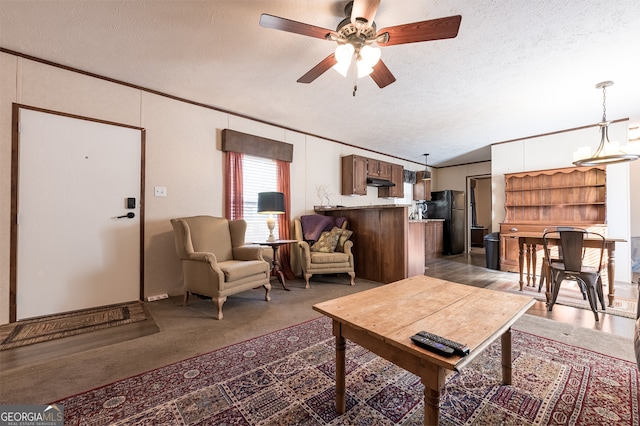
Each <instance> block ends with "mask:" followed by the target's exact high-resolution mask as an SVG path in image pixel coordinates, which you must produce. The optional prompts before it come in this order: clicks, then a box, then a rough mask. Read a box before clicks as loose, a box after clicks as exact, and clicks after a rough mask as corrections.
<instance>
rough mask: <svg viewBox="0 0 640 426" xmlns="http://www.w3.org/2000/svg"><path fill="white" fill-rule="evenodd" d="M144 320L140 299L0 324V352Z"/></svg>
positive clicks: (145, 317)
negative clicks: (138, 300) (0, 325)
mask: <svg viewBox="0 0 640 426" xmlns="http://www.w3.org/2000/svg"><path fill="white" fill-rule="evenodd" d="M145 319H147V316H146V313H145V310H144V308H143V306H142V303H140V302H131V303H125V304H119V305H111V306H104V307H99V308H93V309H87V310H82V311H75V312H69V313H65V314H59V315H52V316H47V317H42V318H36V319H31V320H24V321H18V322H15V323H11V324H8V325H5V326H2V327H0V342H2V343H0V351H4V350H7V349H12V348H17V347H20V346H26V345H32V344H34V343H41V342H48V341H50V340H55V339H60V338H62V337H68V336H75V335H78V334H82V333H88V332H90V331H95V330H102V329H105V328H109V327H116V326H120V325H125V324H131V323H134V322H137V321H143V320H145Z"/></svg>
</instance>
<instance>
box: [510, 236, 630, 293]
mask: <svg viewBox="0 0 640 426" xmlns="http://www.w3.org/2000/svg"><path fill="white" fill-rule="evenodd" d="M509 235H510V236H512V237H513V236H515V237H518V247H519V252H518V269H519V272H520V281H519V284H520V291H522V290H523V289H524V285H525V281H524V265H525V261H526V265H527V286H529V285H533V286H535V281H536V264H537V254H536V253H537V246H543V245H544V239H543V233H542V232H514V233H511V234H509ZM623 242H626V240H624V239H621V238H610V237H606V238H605V253H606V258H607V260H606V263H607V265H606V266H607V269H606V272H607V282H608V293H607V297H608V302H609V305H608V306H613V300H614V298H615V293H616V290H615V264H616V262H615V253H616V243H623ZM547 243H548V244H551V245H559V243H560V237H559V236H557V235H556V236H553V235H548V236H547ZM601 244H602V240H601V239H599V238H585V239H584V247H588V248H599V247H600V245H601ZM531 271H533V273H531ZM543 271H544V268H543ZM547 272H548V271H547ZM545 281H546V289H545V290H546V291H545V295H546V297H547V302H549V300H551V285H550V277H549V274H547V276H546V278H545Z"/></svg>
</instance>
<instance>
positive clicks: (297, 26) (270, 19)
mask: <svg viewBox="0 0 640 426" xmlns="http://www.w3.org/2000/svg"><path fill="white" fill-rule="evenodd" d="M260 26H261V27H264V28H271V29H274V30H280V31H287V32H290V33H295V34H301V35H305V36H309V37H316V38H321V39H323V40H326V39H327V36H328V35H330V34H335V31H332V30H328V29H326V28H322V27H316V26H314V25H309V24H305V23H302V22H297V21H292V20H291V19H286V18H281V17H279V16H273V15H267V14H266V13H263V14H262V15H260Z"/></svg>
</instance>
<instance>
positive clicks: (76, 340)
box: [0, 253, 638, 370]
mask: <svg viewBox="0 0 640 426" xmlns="http://www.w3.org/2000/svg"><path fill="white" fill-rule="evenodd" d="M425 275H428V276H433V277H436V278H442V279H446V280H448V281H453V282H459V283H463V284H468V285H473V286H476V287H486V286H488V285H490V284H492V283H494V282H495V281H496V280H497V279H505V278H506V279H510V280H517V279H518V277H517V274H514V273H510V272H501V271H494V270H491V269H487V268H485V255H484V253H477V254H471V255H467V254H461V255H454V256H443V257H439V258H437V259H434V260H431V261H429V262H428V263H427V264H426V270H425ZM634 279H637V278H634ZM373 284H375V283H373ZM317 287H318V288H321V286H317ZM362 287H363V285H362V284H361V285H360V286H356V288H354V290H358V289H362ZM302 290H303V289H297V288H295V289H293V291H292V292H291V293H294V292H295V294H294V295H298V294H301V295H303V293H302ZM298 292H300V293H298ZM616 295H619V296H623V297H627V298H634V299H637V297H638V292H637V287H636V285H635V284H633V285H632V284H629V283H627V284H625V283H616ZM283 296H284V295H283ZM286 296H290V295H289V294H287V295H286ZM325 296H326V295H325ZM300 305H301V306H304V307H305V308H308V306H307V303H300ZM289 306H290V308H292V309H293V306H294V305H293V304H291V305H289ZM183 309H184V308H182V307H181V306H178V307H176V308H175V311H176V312H181V311H180V310H183ZM297 309H299V308H297ZM527 313H528V314H530V315H535V316H539V317H543V318H549V319H552V320H555V321H561V322H564V323H567V324H572V325H575V326H577V327H583V328H588V329H593V330H600V331H603V332H606V333H611V334H614V335H618V336H623V337H627V338H632V336H633V330H634V324H635V320H633V319H630V318H623V317H620V316H614V315H609V314H606V313H605V314H601V319H600V321H598V322H596V321H594V318H593V313H592V312H591V311H588V310H584V309H578V308H572V307H568V306H562V305H555V306H554V307H553V311H552V312H549V311H547V308H546V306H545V304H544V303H543V302H536V304H535V305H534V306H532V307H531V308H530V309H529V311H528V312H527ZM216 324H218V325H220V326H225V325H230V323H229V321H220V322H219V323H218V322H216ZM158 331H159V330H158V326H157V325H156V324H155V323H153V322H152V321H143V322H141V323H134V324H130V325H128V326H126V327H116V328H114V329H107V330H101V331H96V332H92V333H89V334H85V335H79V336H74V337H69V338H65V339H59V340H56V341H52V342H45V343H41V344H37V345H31V346H26V347H22V348H16V349H11V350H8V351H3V352H0V364H1V365H2V368H3V369H5V370H6V369H12V368H17V367H20V366H25V365H30V364H33V363H41V362H46V361H48V360H52V359H60V358H62V357H65V356H69V355H72V354H74V353H78V352H82V351H88V350H91V349H95V348H101V347H105V346H108V345H110V344H115V343H117V342H122V341H126V340H131V339H137V338H139V337H142V336H146V335H149V334H153V333H157V332H158ZM231 331H232V330H231Z"/></svg>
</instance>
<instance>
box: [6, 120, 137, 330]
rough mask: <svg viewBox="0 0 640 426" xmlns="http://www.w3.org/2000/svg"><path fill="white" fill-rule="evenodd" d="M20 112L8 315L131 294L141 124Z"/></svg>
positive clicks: (67, 307) (120, 298) (30, 314)
mask: <svg viewBox="0 0 640 426" xmlns="http://www.w3.org/2000/svg"><path fill="white" fill-rule="evenodd" d="M19 116H20V134H19V176H18V241H17V244H18V247H17V258H16V263H17V265H16V268H17V277H16V317H17V320H20V319H25V318H32V317H38V316H43V315H50V314H54V313H60V312H68V311H73V310H78V309H85V308H92V307H96V306H104V305H110V304H115V303H121V302H128V301H132V300H138V299H139V296H140V220H139V217H140V215H139V210H140V180H141V169H140V168H141V161H140V160H141V155H142V152H141V147H142V144H141V137H142V136H141V131H140V130H139V129H131V128H126V127H121V126H116V125H110V124H104V123H99V122H95V121H89V120H81V119H77V118H71V117H66V116H61V115H56V114H50V113H45V112H39V111H33V110H30V109H23V108H22V109H20V114H19ZM128 198H134V199H135V207H134V208H127V207H128V206H127V199H128ZM127 213H133V214H134V215H135V216H134V217H133V218H128V217H124V218H117V217H118V216H123V215H127Z"/></svg>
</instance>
